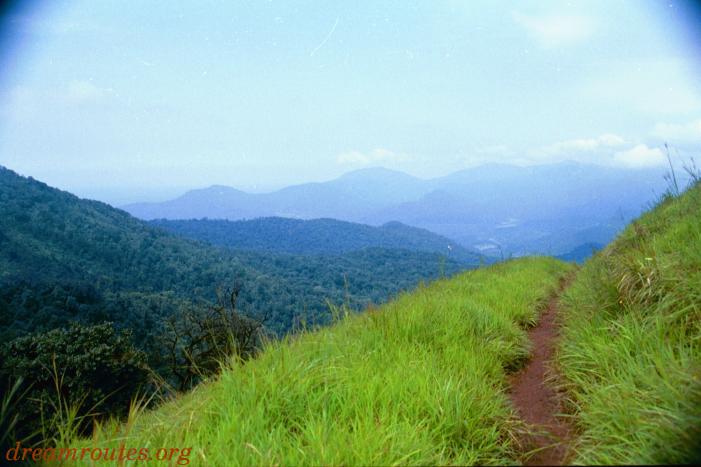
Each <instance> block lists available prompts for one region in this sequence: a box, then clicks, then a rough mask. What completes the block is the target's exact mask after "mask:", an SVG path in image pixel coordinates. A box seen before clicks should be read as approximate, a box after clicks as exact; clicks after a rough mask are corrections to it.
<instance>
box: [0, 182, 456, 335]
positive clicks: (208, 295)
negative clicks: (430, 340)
mask: <svg viewBox="0 0 701 467" xmlns="http://www.w3.org/2000/svg"><path fill="white" fill-rule="evenodd" d="M0 219H2V221H1V222H2V224H0V245H1V247H2V248H1V249H0V315H1V316H2V320H1V322H2V324H1V325H0V336H1V337H2V338H3V340H6V341H7V340H10V339H12V338H14V337H18V336H21V335H25V334H28V333H32V332H36V331H45V330H48V329H52V328H54V327H59V326H65V325H66V324H67V323H69V322H73V321H77V322H84V323H96V322H101V321H103V320H109V321H113V322H115V323H117V325H118V326H120V327H128V328H132V327H133V328H134V329H135V333H136V341H137V342H146V341H148V339H146V337H148V336H149V335H150V334H151V333H157V332H158V330H157V328H158V326H159V325H160V323H161V321H162V320H163V318H164V317H166V316H169V315H172V314H173V313H177V312H178V311H179V310H181V309H182V308H185V307H189V306H192V305H193V304H196V303H200V302H202V301H210V302H211V301H212V300H214V298H215V295H216V292H217V289H218V288H223V287H231V286H232V284H234V283H239V284H241V286H242V288H241V294H240V297H239V301H238V305H239V307H240V309H241V311H243V312H245V313H251V314H268V315H269V316H270V317H271V319H270V320H269V322H268V326H269V327H270V328H271V329H272V330H273V331H274V332H276V333H278V334H282V333H285V332H287V331H288V330H290V329H291V327H292V326H293V325H294V324H295V323H296V322H306V323H309V324H314V323H324V322H326V321H328V319H329V312H328V305H327V300H328V301H330V302H332V303H336V304H340V303H342V302H347V303H348V304H349V305H350V306H352V307H354V308H356V309H359V308H362V307H364V306H366V305H367V304H369V303H370V302H380V301H384V300H386V299H387V298H388V297H390V296H392V295H393V294H396V293H397V292H398V291H400V290H402V289H404V288H408V287H413V286H415V285H416V284H417V283H418V282H419V281H420V280H428V279H431V278H435V277H438V276H439V275H441V274H452V273H454V272H456V271H458V270H460V269H462V268H464V267H465V266H464V265H463V264H459V263H458V262H456V261H453V260H452V259H450V258H447V259H446V258H444V257H443V256H442V255H438V254H435V253H423V252H410V251H404V250H401V251H400V250H388V249H369V250H365V251H358V252H354V253H352V254H349V255H335V256H330V257H326V258H307V257H303V256H295V255H286V254H275V255H273V254H270V253H259V252H246V251H237V252H232V251H228V250H225V249H221V248H215V247H212V246H208V245H205V244H203V243H199V242H196V241H192V240H187V239H182V238H179V237H177V236H175V235H173V234H170V233H167V232H165V231H163V230H161V229H159V228H156V227H153V226H149V225H148V224H146V223H144V222H142V221H139V220H137V219H135V218H133V217H131V216H129V215H128V214H127V213H125V212H123V211H120V210H117V209H114V208H112V207H110V206H108V205H106V204H103V203H100V202H96V201H87V200H81V199H79V198H77V197H75V196H73V195H71V194H69V193H66V192H62V191H59V190H56V189H53V188H51V187H48V186H47V185H45V184H43V183H41V182H38V181H35V180H33V179H31V178H29V179H28V178H23V177H20V176H18V175H17V174H15V173H14V172H12V171H10V170H7V169H0Z"/></svg>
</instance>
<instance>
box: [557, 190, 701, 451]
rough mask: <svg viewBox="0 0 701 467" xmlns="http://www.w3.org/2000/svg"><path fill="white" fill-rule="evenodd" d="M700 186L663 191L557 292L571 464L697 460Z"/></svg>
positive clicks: (700, 417) (700, 419)
mask: <svg viewBox="0 0 701 467" xmlns="http://www.w3.org/2000/svg"><path fill="white" fill-rule="evenodd" d="M699 213H701V185H699V184H698V183H697V184H696V185H695V186H694V187H692V188H690V189H689V190H688V191H687V192H686V193H684V194H683V195H681V196H680V197H675V196H672V195H669V196H667V197H666V198H665V199H663V200H662V201H661V202H660V204H659V205H658V206H657V207H656V208H655V209H654V210H652V211H650V212H648V213H646V214H644V215H643V216H642V217H640V219H638V220H637V221H635V222H633V223H632V224H631V225H630V226H629V227H628V228H627V229H626V230H625V231H624V232H623V233H622V234H621V236H620V237H619V238H618V239H617V240H616V241H615V242H613V243H612V244H611V245H609V246H608V247H607V248H606V249H605V250H603V251H602V252H600V253H598V254H597V255H596V256H595V257H594V258H593V259H592V260H591V261H589V262H588V263H587V264H586V265H585V266H584V268H583V269H582V270H581V272H580V273H579V274H578V276H577V279H576V280H575V282H574V283H573V284H572V286H571V287H570V288H569V289H568V290H567V292H566V293H565V294H564V297H563V300H562V303H563V305H564V307H565V309H564V317H565V319H564V328H563V339H562V343H561V349H560V352H559V364H560V367H561V369H562V372H563V374H564V376H565V379H566V389H567V391H568V393H569V394H570V396H571V404H572V410H573V412H574V413H575V414H576V418H575V420H576V422H577V423H578V426H579V428H580V429H581V432H582V433H581V438H580V441H579V445H578V446H577V453H578V454H577V457H576V459H575V460H574V462H575V463H583V464H667V463H673V464H676V463H685V462H691V461H693V460H696V461H699V460H701V451H699V450H698V449H699V448H698V446H700V445H701V268H699V265H701V215H700V214H699Z"/></svg>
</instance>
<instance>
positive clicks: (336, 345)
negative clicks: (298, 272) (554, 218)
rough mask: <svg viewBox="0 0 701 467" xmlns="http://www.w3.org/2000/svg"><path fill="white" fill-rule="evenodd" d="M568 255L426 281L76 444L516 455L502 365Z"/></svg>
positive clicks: (345, 459)
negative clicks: (557, 258) (390, 299)
mask: <svg viewBox="0 0 701 467" xmlns="http://www.w3.org/2000/svg"><path fill="white" fill-rule="evenodd" d="M568 268H569V267H568V266H567V265H565V264H564V263H562V262H559V261H557V260H554V259H549V258H528V259H520V260H515V261H510V262H508V263H503V264H500V265H497V266H493V267H489V268H485V269H479V270H475V271H472V272H468V273H464V274H461V275H460V276H457V277H455V278H453V279H450V280H442V281H438V282H435V283H433V284H431V285H429V286H427V287H420V288H419V289H418V290H416V291H414V292H413V293H409V294H402V295H401V296H400V297H399V298H397V299H396V300H394V301H393V302H391V303H389V304H387V305H385V306H383V307H381V308H378V309H374V310H369V311H367V312H366V313H364V314H362V315H354V316H349V317H347V318H345V319H342V320H341V321H340V322H338V323H337V324H336V325H334V326H332V327H330V328H326V329H322V330H319V331H316V332H310V333H306V334H303V335H301V336H299V337H297V338H295V339H292V340H285V341H283V342H278V343H273V344H271V345H270V346H269V347H268V348H267V349H266V350H265V351H264V352H263V353H262V355H261V356H260V357H259V358H257V359H256V360H253V361H250V362H248V363H245V364H237V363H235V364H233V366H232V368H230V369H228V370H226V371H225V372H224V373H223V375H221V377H220V378H219V379H218V380H217V381H215V382H211V383H207V384H204V385H202V386H200V387H198V388H197V389H196V390H195V391H194V392H192V393H190V394H187V395H185V396H183V397H181V398H179V399H177V400H174V401H171V402H169V403H166V404H165V405H164V406H162V407H161V408H159V409H158V410H156V411H152V412H146V413H142V414H141V415H140V416H138V417H137V418H136V421H133V422H132V423H129V424H127V425H118V424H114V423H113V424H109V425H108V426H104V427H102V429H100V430H98V431H96V434H95V436H94V438H93V440H92V441H91V442H87V441H86V442H84V443H83V445H86V444H88V443H89V444H90V445H92V446H99V447H106V446H113V447H116V446H119V444H120V443H123V444H126V445H127V446H128V447H130V446H133V447H144V446H146V447H151V448H152V449H153V450H155V449H156V448H158V447H161V446H167V447H173V446H175V447H193V452H192V458H193V460H194V459H195V458H199V459H200V460H202V459H206V460H207V462H208V463H209V464H211V465H230V464H240V465H252V464H261V463H263V464H283V465H299V464H317V465H318V464H352V465H390V464H473V463H487V464H489V463H505V462H510V461H511V454H512V451H511V448H512V446H511V439H512V437H511V434H512V431H513V428H514V426H515V424H514V416H513V413H512V410H511V408H510V405H509V402H508V398H507V396H506V394H505V388H506V379H505V370H504V368H508V367H511V366H515V365H517V364H518V362H520V361H521V360H522V359H523V358H524V356H526V355H527V353H528V350H527V345H528V340H527V337H526V335H525V332H524V331H523V330H522V326H524V325H526V324H529V323H530V324H532V323H533V322H534V321H535V319H536V316H537V309H538V306H539V304H541V303H543V301H544V299H545V298H546V297H547V296H548V295H549V294H550V293H551V292H552V290H553V289H554V288H555V286H556V284H557V280H558V278H559V277H561V276H562V275H563V273H565V272H566V271H567V270H568ZM115 430H116V431H115ZM67 444H71V445H75V443H73V442H70V443H67Z"/></svg>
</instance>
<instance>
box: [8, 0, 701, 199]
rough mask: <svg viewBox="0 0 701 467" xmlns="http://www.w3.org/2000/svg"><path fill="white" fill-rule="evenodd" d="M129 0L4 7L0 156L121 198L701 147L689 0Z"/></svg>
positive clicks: (621, 160)
mask: <svg viewBox="0 0 701 467" xmlns="http://www.w3.org/2000/svg"><path fill="white" fill-rule="evenodd" d="M132 1H133V0H130V1H126V2H120V3H119V4H106V3H102V2H100V3H96V2H88V1H86V0H73V1H68V0H64V1H60V2H54V3H52V4H51V5H48V4H46V3H42V2H29V6H28V7H23V8H19V7H15V8H9V9H7V10H6V11H4V12H3V15H2V17H0V64H2V68H1V70H2V71H0V164H1V165H5V166H7V167H8V168H10V169H12V170H15V171H17V172H18V173H21V174H23V175H31V176H33V177H34V178H36V179H39V180H42V181H45V182H46V183H48V184H50V185H52V186H56V187H58V188H61V189H64V190H68V191H71V192H73V193H76V194H78V195H79V196H83V197H89V198H95V199H100V200H102V201H107V202H110V203H112V204H124V203H128V202H134V201H158V200H164V199H169V198H172V197H175V196H177V195H179V194H182V193H183V192H185V191H187V190H189V189H193V188H201V187H206V186H210V185H227V186H233V187H236V188H238V189H241V190H244V191H248V192H269V191H274V190H276V189H279V188H282V187H284V186H289V185H294V184H300V183H306V182H321V181H326V180H331V179H334V178H336V177H338V176H340V175H342V174H344V173H347V172H350V171H353V170H355V169H359V168H363V167H372V166H384V167H387V168H390V169H395V170H400V171H402V172H405V173H408V174H410V175H413V176H417V177H420V178H433V177H437V176H442V175H447V174H449V173H452V172H455V171H458V170H462V169H465V168H470V167H475V166H479V165H482V164H485V163H508V164H517V165H536V164H547V163H552V162H557V161H562V160H575V161H580V162H586V163H595V164H598V165H604V166H615V167H630V168H636V167H663V166H664V164H665V158H664V154H663V150H662V144H663V143H664V142H669V143H670V144H671V145H673V147H674V151H673V155H674V157H675V158H687V157H689V156H692V155H695V154H698V153H699V149H701V81H700V80H698V79H697V78H698V74H699V72H701V66H700V65H699V60H698V58H699V48H698V45H696V44H697V43H698V37H699V31H698V29H697V28H696V27H695V26H694V18H698V16H695V15H697V13H698V12H697V11H696V10H695V9H694V7H693V2H690V1H672V2H664V3H660V2H607V1H603V0H592V1H588V2H581V3H577V4H562V2H540V1H539V2H536V1H528V2H518V3H514V2H506V1H501V2H485V1H476V2H470V3H469V4H465V3H461V2H457V1H451V0H446V1H443V2H430V3H429V2H425V3H423V2H409V3H404V2H401V3H399V2H360V3H354V4H352V5H349V4H347V3H344V2H334V3H329V4H325V7H324V9H323V10H322V9H320V8H318V7H315V6H314V5H312V4H305V5H292V4H280V3H278V2H265V3H262V2H261V3H244V4H236V5H232V4H230V3H228V2H212V3H209V4H207V5H204V6H203V5H202V3H201V2H179V3H178V4H172V3H169V2H149V3H148V4H147V5H143V4H137V3H132ZM677 151H678V154H677Z"/></svg>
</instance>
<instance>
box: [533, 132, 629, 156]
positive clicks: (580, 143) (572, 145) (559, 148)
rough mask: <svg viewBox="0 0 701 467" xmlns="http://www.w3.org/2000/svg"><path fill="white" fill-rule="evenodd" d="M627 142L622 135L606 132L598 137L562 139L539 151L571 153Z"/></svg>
mask: <svg viewBox="0 0 701 467" xmlns="http://www.w3.org/2000/svg"><path fill="white" fill-rule="evenodd" d="M625 144H626V140H625V139H624V138H622V137H621V136H618V135H615V134H612V133H606V134H603V135H601V136H599V137H597V138H580V139H571V140H567V141H560V142H557V143H553V144H550V145H548V146H545V147H542V148H540V149H539V150H538V151H537V152H538V153H540V154H546V155H551V156H555V155H565V156H568V155H571V156H574V155H575V154H573V153H582V152H592V151H597V150H601V149H611V148H618V147H621V146H623V145H625Z"/></svg>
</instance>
